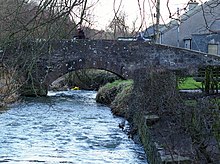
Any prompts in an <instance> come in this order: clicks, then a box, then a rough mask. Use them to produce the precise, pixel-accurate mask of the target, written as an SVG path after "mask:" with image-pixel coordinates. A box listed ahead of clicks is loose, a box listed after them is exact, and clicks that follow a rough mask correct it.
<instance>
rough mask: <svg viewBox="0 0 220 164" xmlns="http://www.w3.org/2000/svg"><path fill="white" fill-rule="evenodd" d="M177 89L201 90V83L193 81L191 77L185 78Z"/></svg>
mask: <svg viewBox="0 0 220 164" xmlns="http://www.w3.org/2000/svg"><path fill="white" fill-rule="evenodd" d="M178 88H179V89H181V90H190V89H201V88H202V83H201V82H197V81H195V80H194V79H193V77H187V78H186V79H184V81H183V82H181V83H180V84H179V85H178Z"/></svg>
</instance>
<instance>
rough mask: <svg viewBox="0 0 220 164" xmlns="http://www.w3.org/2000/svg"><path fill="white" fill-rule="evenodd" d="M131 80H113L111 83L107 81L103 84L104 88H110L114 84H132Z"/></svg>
mask: <svg viewBox="0 0 220 164" xmlns="http://www.w3.org/2000/svg"><path fill="white" fill-rule="evenodd" d="M132 83H133V81H132V80H115V81H114V82H112V83H107V84H106V85H105V87H106V88H112V87H114V86H118V85H119V84H122V85H123V84H125V85H132Z"/></svg>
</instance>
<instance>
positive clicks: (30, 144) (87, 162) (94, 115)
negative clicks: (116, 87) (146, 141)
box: [0, 91, 147, 164]
mask: <svg viewBox="0 0 220 164" xmlns="http://www.w3.org/2000/svg"><path fill="white" fill-rule="evenodd" d="M95 96H96V92H94V91H63V92H50V93H49V94H48V96H47V97H46V98H45V97H44V98H42V97H38V98H25V99H24V100H23V101H22V102H20V103H19V104H16V106H12V107H10V109H8V110H5V111H0V132H1V135H0V163H7V164H26V163H31V164H33V163H48V164H50V163H51V164H57V163H73V164H107V163H110V164H146V163H147V160H146V157H145V153H144V150H143V147H142V146H141V145H138V144H135V143H134V142H133V140H131V139H129V138H128V136H127V135H126V134H125V132H123V131H122V129H120V128H119V127H118V124H119V123H120V122H122V121H123V118H120V117H115V116H113V115H112V113H111V111H110V109H109V108H108V107H106V106H104V105H101V104H97V103H96V102H95Z"/></svg>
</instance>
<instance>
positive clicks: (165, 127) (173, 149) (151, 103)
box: [96, 78, 220, 164]
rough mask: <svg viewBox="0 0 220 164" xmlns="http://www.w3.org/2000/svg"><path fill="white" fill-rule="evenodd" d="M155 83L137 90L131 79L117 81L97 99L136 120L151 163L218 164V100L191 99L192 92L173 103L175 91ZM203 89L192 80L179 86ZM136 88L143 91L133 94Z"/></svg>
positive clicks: (107, 87)
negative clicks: (209, 162) (203, 163)
mask: <svg viewBox="0 0 220 164" xmlns="http://www.w3.org/2000/svg"><path fill="white" fill-rule="evenodd" d="M152 84H153V85H152V86H149V84H144V86H147V87H145V90H144V89H143V87H144V86H143V87H141V86H137V85H136V87H134V84H133V81H130V80H129V81H122V80H119V81H115V82H114V83H108V84H107V85H105V86H103V87H101V88H100V90H99V91H98V94H97V98H96V99H97V101H98V102H100V103H104V104H108V105H109V106H110V107H111V110H112V112H113V113H114V114H116V115H119V116H123V117H125V118H126V119H129V118H131V117H133V118H132V119H130V120H133V121H134V122H132V124H133V125H134V127H135V128H137V129H136V132H138V134H139V135H140V136H141V140H142V143H143V145H144V148H145V151H146V153H147V156H148V159H149V161H150V162H151V163H155V164H159V163H164V162H165V163H166V162H168V161H169V162H171V163H172V162H173V161H175V162H177V163H184V164H185V163H187V164H188V163H192V162H193V161H195V162H201V161H212V162H216V161H217V160H218V153H219V152H218V151H219V149H220V135H219V134H220V133H219V132H220V111H219V109H220V105H219V101H218V98H216V97H215V98H212V97H202V98H192V97H191V94H192V93H189V94H190V95H189V96H190V99H189V97H184V98H186V99H179V97H178V93H177V95H175V96H173V98H174V99H173V101H172V99H170V97H169V96H170V95H169V94H170V93H171V94H172V93H173V92H166V90H167V89H165V90H163V89H159V88H163V85H165V86H167V85H168V84H167V83H166V81H164V83H163V82H161V83H160V84H161V86H160V87H159V86H158V85H157V84H156V85H155V84H154V83H152ZM174 84H175V83H174ZM154 87H155V88H154ZM200 87H201V83H198V82H195V81H194V80H193V79H192V78H186V79H184V81H182V82H181V84H180V85H179V89H200ZM135 88H136V89H139V88H141V89H139V90H140V92H133V91H134V89H135ZM171 88H172V87H171ZM171 88H170V89H171ZM159 91H161V92H159ZM132 92H133V94H132ZM134 93H137V94H134ZM138 93H139V94H140V95H139V94H138ZM187 94H188V93H187ZM152 95H153V96H152ZM154 96H155V97H154ZM176 96H177V97H176ZM168 98H169V99H168ZM131 100H135V101H131ZM131 102H132V103H131ZM131 104H132V110H133V113H131ZM160 104H161V106H160ZM129 109H130V111H129ZM153 116H154V120H152V118H153ZM134 117H135V118H134ZM207 126H208V127H209V128H208V129H207ZM155 143H156V144H155ZM195 152H197V154H196V153H195ZM176 153H178V154H176ZM164 154H165V155H164ZM219 161H220V159H219Z"/></svg>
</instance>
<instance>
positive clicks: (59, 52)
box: [0, 40, 220, 86]
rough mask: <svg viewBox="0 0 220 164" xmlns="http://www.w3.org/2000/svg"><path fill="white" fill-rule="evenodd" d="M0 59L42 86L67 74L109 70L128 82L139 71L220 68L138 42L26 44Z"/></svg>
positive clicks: (202, 57) (197, 56)
mask: <svg viewBox="0 0 220 164" xmlns="http://www.w3.org/2000/svg"><path fill="white" fill-rule="evenodd" d="M0 55H1V59H2V61H3V62H4V64H7V65H8V66H10V67H15V68H19V69H18V72H19V73H20V74H21V76H23V77H26V78H29V79H30V77H31V80H30V81H31V82H32V83H33V81H34V82H35V83H39V84H40V85H43V86H49V85H50V84H51V83H52V82H53V81H54V80H56V79H57V78H59V77H60V76H62V75H64V74H66V73H68V72H71V71H75V70H79V69H87V68H96V69H103V70H107V71H110V72H112V73H115V74H117V75H119V76H121V77H123V78H125V79H127V78H133V77H134V76H136V75H135V73H134V72H135V70H137V69H145V70H146V72H147V70H152V69H153V70H157V71H160V70H171V71H179V70H181V71H183V72H185V73H186V74H193V73H195V72H196V71H197V68H199V67H204V66H207V65H220V61H219V57H218V56H215V55H209V54H205V53H200V52H197V51H191V50H187V49H181V48H175V47H170V46H165V45H158V44H151V43H147V42H138V41H132V42H130V41H116V40H62V41H51V42H42V41H41V42H27V43H23V44H19V45H16V44H14V45H13V46H12V45H10V46H9V47H6V49H5V51H4V53H1V54H0ZM12 59H13V60H12ZM27 76H28V77H27ZM39 84H38V85H39Z"/></svg>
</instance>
